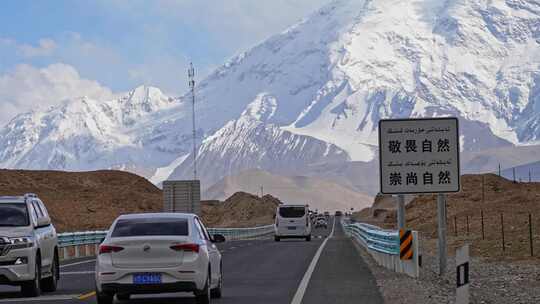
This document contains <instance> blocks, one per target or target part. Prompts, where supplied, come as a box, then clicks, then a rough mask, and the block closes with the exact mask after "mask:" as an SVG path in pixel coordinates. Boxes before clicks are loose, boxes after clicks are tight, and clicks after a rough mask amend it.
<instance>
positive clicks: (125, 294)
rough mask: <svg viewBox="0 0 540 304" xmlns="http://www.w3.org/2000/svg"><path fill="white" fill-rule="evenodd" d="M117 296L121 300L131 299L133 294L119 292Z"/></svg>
mask: <svg viewBox="0 0 540 304" xmlns="http://www.w3.org/2000/svg"><path fill="white" fill-rule="evenodd" d="M116 297H117V298H118V300H120V301H129V298H130V297H131V295H130V294H127V293H123V294H117V295H116Z"/></svg>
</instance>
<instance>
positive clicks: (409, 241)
mask: <svg viewBox="0 0 540 304" xmlns="http://www.w3.org/2000/svg"><path fill="white" fill-rule="evenodd" d="M412 257H413V235H412V232H411V231H410V230H406V229H400V230H399V258H400V259H401V260H410V259H412Z"/></svg>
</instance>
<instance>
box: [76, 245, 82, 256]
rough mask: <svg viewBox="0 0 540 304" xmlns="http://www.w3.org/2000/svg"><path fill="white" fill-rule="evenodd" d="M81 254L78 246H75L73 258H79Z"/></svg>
mask: <svg viewBox="0 0 540 304" xmlns="http://www.w3.org/2000/svg"><path fill="white" fill-rule="evenodd" d="M80 256H81V253H80V252H79V245H75V258H79V257H80Z"/></svg>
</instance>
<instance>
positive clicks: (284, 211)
mask: <svg viewBox="0 0 540 304" xmlns="http://www.w3.org/2000/svg"><path fill="white" fill-rule="evenodd" d="M305 214H306V208H305V207H280V208H279V216H281V217H303V216H304V215H305Z"/></svg>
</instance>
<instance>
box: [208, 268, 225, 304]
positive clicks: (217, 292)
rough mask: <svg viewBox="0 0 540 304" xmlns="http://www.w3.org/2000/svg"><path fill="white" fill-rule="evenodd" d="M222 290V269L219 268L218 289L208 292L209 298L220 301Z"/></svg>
mask: <svg viewBox="0 0 540 304" xmlns="http://www.w3.org/2000/svg"><path fill="white" fill-rule="evenodd" d="M222 290H223V267H220V271H219V283H218V287H216V288H214V289H212V290H211V291H210V297H211V298H214V299H221V296H222Z"/></svg>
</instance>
